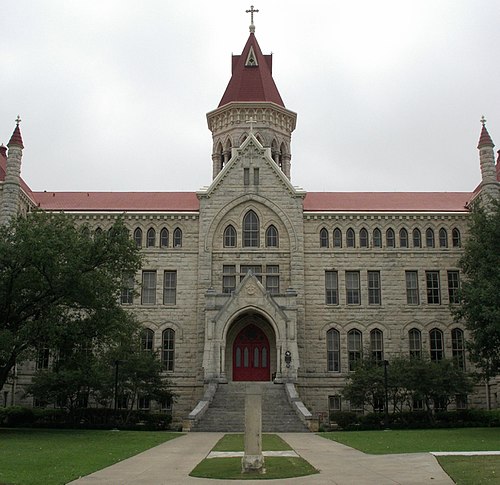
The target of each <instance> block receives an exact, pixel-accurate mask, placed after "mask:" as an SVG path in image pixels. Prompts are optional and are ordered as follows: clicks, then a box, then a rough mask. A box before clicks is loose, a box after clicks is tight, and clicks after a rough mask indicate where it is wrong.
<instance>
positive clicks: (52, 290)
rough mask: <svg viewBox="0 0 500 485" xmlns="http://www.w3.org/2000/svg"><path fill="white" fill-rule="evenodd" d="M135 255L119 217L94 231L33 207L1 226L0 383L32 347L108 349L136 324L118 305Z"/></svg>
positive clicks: (32, 351) (32, 352)
mask: <svg viewBox="0 0 500 485" xmlns="http://www.w3.org/2000/svg"><path fill="white" fill-rule="evenodd" d="M140 261H141V258H140V255H139V252H138V250H137V248H136V247H135V245H134V243H133V242H132V241H131V239H130V237H129V235H128V231H127V229H126V228H125V226H124V225H123V223H122V222H121V221H120V220H119V221H117V222H116V223H115V224H114V225H113V227H112V229H111V230H110V231H108V232H105V233H97V234H95V235H91V234H90V231H88V230H82V229H81V228H78V227H76V225H75V224H74V222H73V220H72V219H71V218H70V217H68V216H64V215H62V214H58V215H51V214H47V213H43V212H35V213H33V214H30V215H29V216H28V217H26V218H18V219H16V220H13V221H12V223H11V224H10V225H8V226H3V227H1V228H0V388H1V387H2V386H3V385H4V384H5V382H6V380H7V378H8V376H9V372H10V371H11V370H12V368H13V367H14V366H15V365H16V363H20V362H22V361H23V360H25V359H27V358H33V357H34V355H35V351H36V349H37V347H39V346H41V345H43V346H44V347H48V348H50V349H53V350H55V349H59V348H61V347H66V348H73V347H75V346H76V347H77V346H78V345H81V344H82V343H83V342H90V343H91V347H92V349H93V350H99V349H106V348H108V347H109V345H110V343H111V342H113V341H115V340H116V339H117V338H118V339H119V336H120V335H121V334H129V333H130V328H131V326H132V327H134V328H135V322H134V319H133V317H132V316H131V315H130V314H129V313H128V312H127V311H126V310H125V309H124V308H123V307H122V306H121V305H120V304H119V295H120V289H121V281H122V275H123V274H131V273H132V274H133V273H135V272H136V271H137V270H138V269H139V268H140Z"/></svg>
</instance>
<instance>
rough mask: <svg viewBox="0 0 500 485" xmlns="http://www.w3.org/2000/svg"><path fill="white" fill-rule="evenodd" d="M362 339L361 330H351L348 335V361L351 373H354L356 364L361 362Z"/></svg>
mask: <svg viewBox="0 0 500 485" xmlns="http://www.w3.org/2000/svg"><path fill="white" fill-rule="evenodd" d="M362 348H363V347H362V338H361V332H360V331H359V330H351V331H350V332H349V333H348V334H347V360H348V363H349V371H353V370H354V369H355V367H356V363H357V362H358V361H360V360H361V350H362Z"/></svg>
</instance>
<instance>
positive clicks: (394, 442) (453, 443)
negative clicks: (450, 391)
mask: <svg viewBox="0 0 500 485" xmlns="http://www.w3.org/2000/svg"><path fill="white" fill-rule="evenodd" d="M320 436H323V437H324V438H328V439H331V440H334V441H338V442H339V443H343V444H345V445H347V446H351V447H352V448H356V449H357V450H360V451H363V452H365V453H371V454H374V455H383V454H388V453H419V452H425V451H496V450H500V429H499V428H453V429H422V430H420V429H418V430H417V429H409V430H388V431H348V432H331V433H320Z"/></svg>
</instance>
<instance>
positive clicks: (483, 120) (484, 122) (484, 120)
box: [480, 115, 486, 126]
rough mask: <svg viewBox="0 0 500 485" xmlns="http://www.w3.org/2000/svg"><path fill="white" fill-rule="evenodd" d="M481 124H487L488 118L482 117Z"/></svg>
mask: <svg viewBox="0 0 500 485" xmlns="http://www.w3.org/2000/svg"><path fill="white" fill-rule="evenodd" d="M480 121H481V123H482V124H483V126H484V125H485V124H486V118H485V117H484V115H483V116H481V119H480Z"/></svg>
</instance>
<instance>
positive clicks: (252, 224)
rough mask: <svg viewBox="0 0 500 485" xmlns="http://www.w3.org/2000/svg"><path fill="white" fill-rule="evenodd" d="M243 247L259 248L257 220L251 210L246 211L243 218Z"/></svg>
mask: <svg viewBox="0 0 500 485" xmlns="http://www.w3.org/2000/svg"><path fill="white" fill-rule="evenodd" d="M243 247H246V248H258V247H259V218H258V217H257V214H256V213H255V212H254V211H252V210H250V211H248V212H247V213H246V214H245V217H244V218H243Z"/></svg>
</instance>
